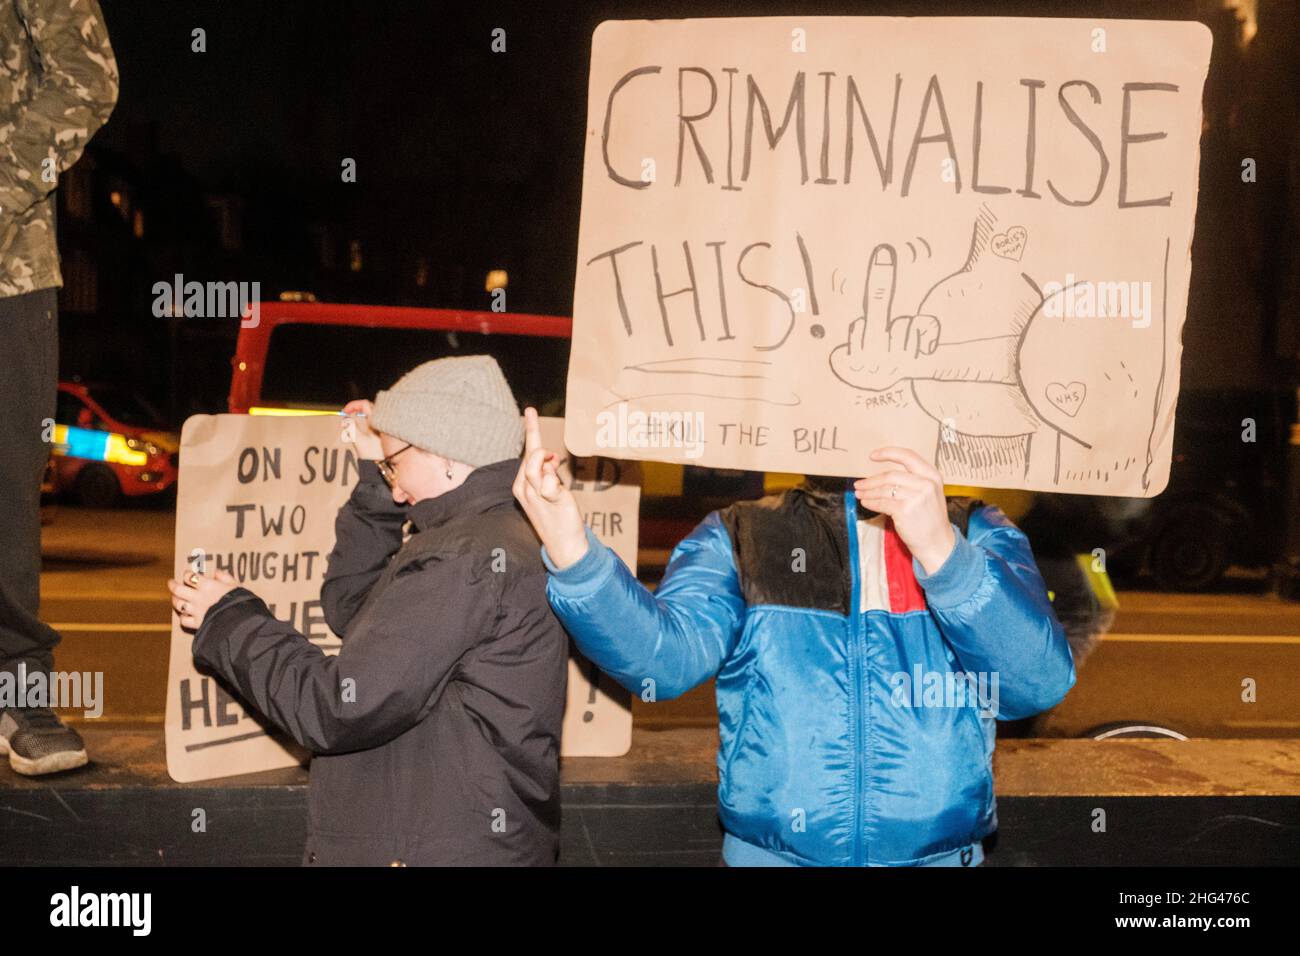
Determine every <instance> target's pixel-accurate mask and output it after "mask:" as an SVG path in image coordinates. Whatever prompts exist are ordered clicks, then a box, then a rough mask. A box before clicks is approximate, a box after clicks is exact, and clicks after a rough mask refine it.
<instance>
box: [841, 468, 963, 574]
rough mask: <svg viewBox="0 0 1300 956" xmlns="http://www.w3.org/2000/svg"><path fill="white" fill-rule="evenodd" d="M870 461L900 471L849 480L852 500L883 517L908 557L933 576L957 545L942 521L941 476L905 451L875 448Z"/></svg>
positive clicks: (944, 507) (945, 516)
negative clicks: (854, 497) (890, 464)
mask: <svg viewBox="0 0 1300 956" xmlns="http://www.w3.org/2000/svg"><path fill="white" fill-rule="evenodd" d="M871 457H872V458H873V459H875V460H876V461H887V462H895V463H896V464H898V465H900V466H902V467H900V468H890V469H889V470H888V471H882V472H879V473H878V474H875V475H870V476H868V477H866V478H860V479H858V480H857V481H855V482H854V483H853V490H854V493H855V494H856V495H857V497H858V501H859V502H861V503H862V506H863V507H864V508H870V509H871V510H872V511H878V512H880V513H881V514H885V515H889V517H890V518H892V519H893V522H894V530H895V531H897V532H898V536H899V537H900V538H902V539H903V544H905V545H907V550H909V551H911V552H912V557H914V558H916V560H918V561H920V562H921V567H923V568H925V572H926V573H927V574H934V572H935V571H938V570H939V568H940V567H942V566H943V563H944V562H945V561H947V560H948V555H950V554H952V549H953V546H954V545H956V543H957V538H956V535H955V533H954V532H953V528H952V523H951V522H950V521H949V520H948V499H947V498H946V497H945V496H944V492H943V476H942V475H941V474H939V471H938V469H936V468H935V467H934V466H933V465H932V464H930V463H929V462H928V461H926V460H925V459H924V458H922V457H921V456H920V455H918V454H917V453H916V452H914V451H912V449H910V448H901V447H896V446H892V445H891V446H886V447H884V448H877V449H876V450H875V451H873V452H872V453H871Z"/></svg>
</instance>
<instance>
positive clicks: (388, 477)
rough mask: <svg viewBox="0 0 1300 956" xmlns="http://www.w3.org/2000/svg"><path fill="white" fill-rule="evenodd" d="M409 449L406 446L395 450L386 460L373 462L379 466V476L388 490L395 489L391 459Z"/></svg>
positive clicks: (395, 483) (394, 475)
mask: <svg viewBox="0 0 1300 956" xmlns="http://www.w3.org/2000/svg"><path fill="white" fill-rule="evenodd" d="M411 447H412V446H411V445H410V444H407V445H406V446H404V447H402V448H399V449H397V451H395V452H393V453H392V454H391V455H389V456H388V457H387V458H380V459H379V460H378V461H376V462H375V464H376V465H378V466H379V474H380V475H381V476H382V477H383V479H384V482H385V483H386V484H387V485H388V487H389V488H395V487H396V486H397V471H396V470H395V469H394V468H393V459H394V458H396V457H397V456H398V455H400V454H401V453H402V452H404V451H406V449H407V448H411Z"/></svg>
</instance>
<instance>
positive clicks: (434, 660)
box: [194, 460, 568, 865]
mask: <svg viewBox="0 0 1300 956" xmlns="http://www.w3.org/2000/svg"><path fill="white" fill-rule="evenodd" d="M518 467H519V463H518V461H514V460H509V461H500V462H497V463H495V464H492V465H487V466H484V467H482V468H478V469H475V470H474V471H473V472H472V473H471V474H470V475H469V477H468V478H467V479H466V481H465V483H464V484H463V485H461V486H460V487H459V488H456V489H454V490H453V491H450V492H448V493H447V494H445V495H442V496H440V497H438V498H430V499H426V500H424V501H421V502H419V503H417V504H415V505H413V506H411V507H410V508H409V509H408V508H406V507H404V506H401V505H398V504H396V503H395V502H394V501H393V500H392V496H391V494H390V493H389V491H388V489H387V487H386V486H385V485H384V484H383V480H382V479H381V478H380V476H379V472H378V469H377V468H376V467H375V465H374V464H373V463H372V462H364V463H363V465H362V477H361V480H360V481H359V482H358V484H357V486H356V488H355V489H354V490H353V493H352V497H351V499H350V500H349V501H348V503H347V504H346V505H344V507H343V508H342V509H341V510H340V511H339V515H338V520H337V522H336V544H335V548H334V551H333V553H332V554H331V555H330V559H329V571H328V573H327V575H326V578H325V583H324V585H323V587H322V589H321V598H322V603H323V605H324V608H325V616H326V620H327V621H328V623H329V625H330V627H331V628H333V630H334V632H335V633H336V634H338V635H339V636H340V637H341V638H342V640H343V649H342V650H341V651H340V652H339V654H338V655H337V656H336V657H328V656H326V655H325V654H324V653H323V652H322V651H321V650H320V649H319V648H317V647H316V646H315V645H314V644H312V643H310V642H309V641H308V640H307V639H306V638H305V637H303V636H302V635H301V634H299V633H298V632H296V631H295V630H293V629H292V628H291V627H290V626H289V625H287V624H285V623H283V622H281V621H278V620H276V619H275V618H274V617H273V616H272V615H271V613H270V611H269V610H268V609H267V606H266V605H265V604H264V603H263V602H262V601H261V600H260V599H259V598H258V597H257V596H256V595H255V594H253V593H252V592H250V591H248V590H245V589H243V588H237V589H236V590H234V591H232V592H230V593H229V594H228V595H226V596H225V597H224V598H222V599H221V601H219V602H218V603H217V604H215V605H213V607H212V608H211V610H209V611H208V613H207V615H206V616H205V617H204V619H203V623H202V626H201V627H200V628H199V630H198V633H197V634H196V635H195V638H194V656H195V658H196V659H197V660H198V661H199V662H200V663H202V664H206V665H207V666H208V667H210V668H211V669H212V670H214V671H215V672H216V673H218V674H219V675H220V676H222V677H223V678H225V680H226V681H227V682H229V683H230V684H231V685H232V686H233V687H234V689H235V690H236V691H237V692H238V694H239V695H240V697H242V698H243V699H244V700H246V701H248V702H249V703H250V704H252V705H253V706H254V707H255V708H256V709H257V710H258V711H260V712H261V713H262V714H264V715H265V716H266V717H267V718H269V719H270V721H271V722H272V723H274V724H275V725H276V726H278V727H280V728H282V729H283V730H285V731H286V732H288V733H289V734H290V735H291V736H292V737H293V738H294V739H295V740H297V741H298V742H299V743H301V744H302V745H303V746H305V747H307V748H308V749H309V750H311V751H312V752H313V753H314V754H315V755H316V756H315V758H314V759H313V761H312V766H311V786H310V822H309V832H308V838H307V849H306V853H305V856H304V863H308V864H313V863H314V864H318V865H321V864H325V865H330V864H343V865H387V864H390V863H395V862H401V863H406V864H411V865H419V864H425V865H439V864H510V865H551V864H554V863H555V861H556V857H557V855H558V849H559V824H560V800H559V741H560V721H561V717H562V715H563V711H564V694H565V677H566V673H567V670H566V668H567V660H568V644H567V637H566V636H565V633H564V631H563V629H562V628H561V626H560V624H559V622H558V620H557V619H556V618H555V616H554V614H553V613H552V612H551V609H550V606H549V605H548V603H547V600H546V571H545V569H544V566H543V564H542V562H541V558H540V555H539V549H538V542H537V538H536V536H535V535H534V534H533V531H532V528H531V527H530V526H529V524H528V521H527V519H526V518H525V517H524V516H523V513H522V512H521V511H520V510H519V508H518V506H517V505H516V503H515V500H514V497H513V495H512V494H511V490H510V486H511V483H512V481H513V479H514V476H515V473H516V471H517V470H518ZM408 517H409V518H410V519H411V522H412V525H413V527H414V532H415V533H413V534H412V536H411V538H410V539H409V540H408V541H407V542H406V543H405V544H402V525H403V522H404V521H405V520H406V518H408Z"/></svg>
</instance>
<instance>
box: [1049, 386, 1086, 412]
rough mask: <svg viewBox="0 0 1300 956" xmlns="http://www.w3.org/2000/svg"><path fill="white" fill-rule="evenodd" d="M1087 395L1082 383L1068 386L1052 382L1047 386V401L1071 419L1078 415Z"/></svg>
mask: <svg viewBox="0 0 1300 956" xmlns="http://www.w3.org/2000/svg"><path fill="white" fill-rule="evenodd" d="M1087 394H1088V387H1087V386H1086V385H1084V384H1083V382H1071V383H1070V384H1069V385H1062V384H1061V383H1060V382H1052V383H1050V384H1049V385H1048V386H1047V400H1048V401H1049V402H1051V403H1052V404H1053V405H1055V406H1056V407H1057V408H1059V409H1060V410H1061V411H1063V412H1065V414H1067V415H1069V416H1070V417H1071V418H1073V417H1074V416H1075V415H1077V414H1078V413H1079V409H1080V408H1081V407H1082V406H1083V398H1084V396H1085V395H1087Z"/></svg>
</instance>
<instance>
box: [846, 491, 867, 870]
mask: <svg viewBox="0 0 1300 956" xmlns="http://www.w3.org/2000/svg"><path fill="white" fill-rule="evenodd" d="M844 512H845V519H846V520H847V522H848V527H849V581H850V582H851V584H850V587H849V661H850V666H849V680H850V681H851V682H852V684H853V686H852V688H851V691H850V694H849V700H850V701H851V709H852V711H853V721H854V727H855V743H856V746H855V747H854V749H853V865H854V866H862V865H863V859H862V857H863V852H862V816H863V803H864V800H863V795H862V791H863V778H864V776H865V772H864V768H863V766H862V750H863V748H864V747H865V746H866V734H865V721H864V717H863V712H864V710H865V701H864V700H863V692H862V690H863V680H862V675H863V674H864V673H865V672H866V664H867V660H866V644H865V641H864V640H863V639H862V629H861V626H860V622H859V617H860V615H859V614H858V607H859V606H860V605H861V603H862V601H861V594H860V592H861V588H862V581H861V575H860V573H859V572H860V569H861V558H860V556H859V555H858V528H857V496H856V495H854V493H853V492H851V491H846V492H845V493H844Z"/></svg>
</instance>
